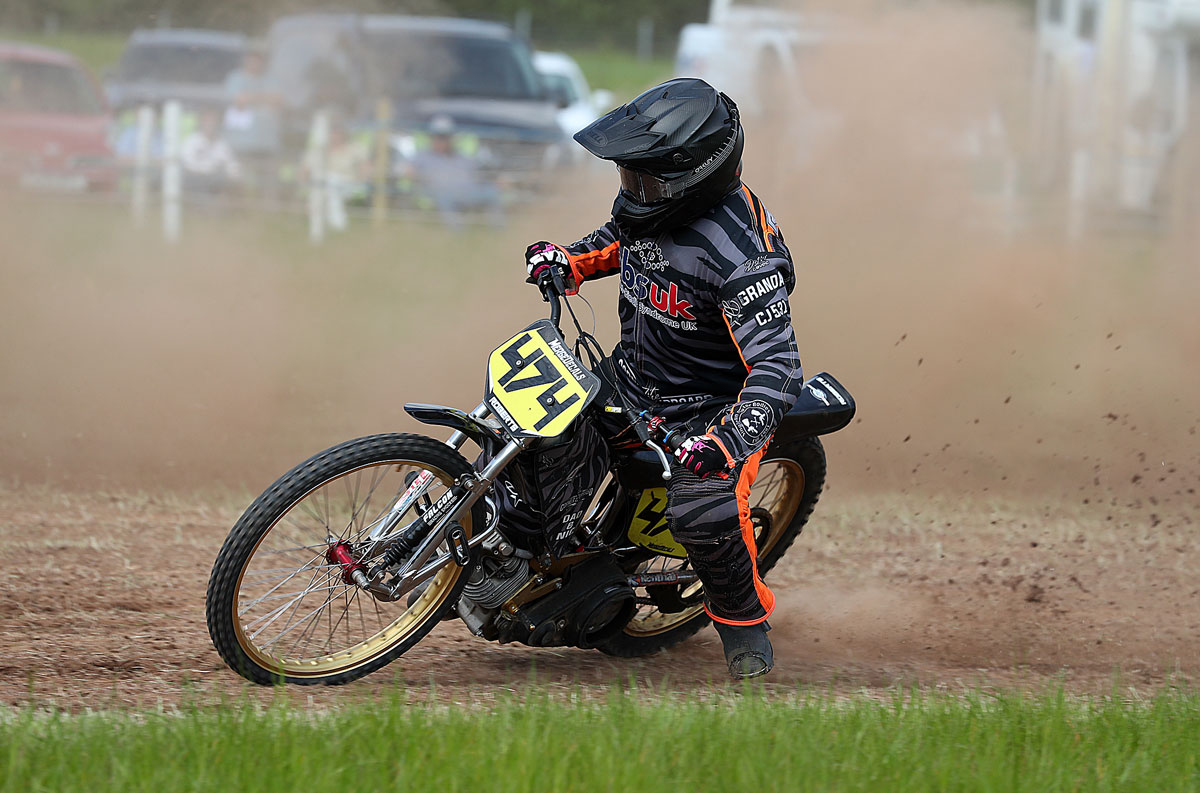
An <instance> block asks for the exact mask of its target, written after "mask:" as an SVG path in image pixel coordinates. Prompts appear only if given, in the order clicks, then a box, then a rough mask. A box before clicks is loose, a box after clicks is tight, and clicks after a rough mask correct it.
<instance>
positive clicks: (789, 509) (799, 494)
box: [599, 438, 825, 657]
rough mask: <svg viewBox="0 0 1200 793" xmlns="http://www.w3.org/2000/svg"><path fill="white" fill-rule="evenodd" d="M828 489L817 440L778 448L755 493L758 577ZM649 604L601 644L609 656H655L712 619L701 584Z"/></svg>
mask: <svg viewBox="0 0 1200 793" xmlns="http://www.w3.org/2000/svg"><path fill="white" fill-rule="evenodd" d="M824 485H825V450H824V449H823V448H822V447H821V442H820V441H819V440H818V439H816V438H800V439H797V440H788V441H784V442H781V443H779V444H778V445H776V444H772V445H771V447H770V448H769V449H768V450H767V453H766V455H765V456H764V457H763V460H762V462H761V463H760V464H759V469H758V476H757V478H756V479H755V480H754V485H753V486H752V487H751V488H750V518H751V520H752V521H753V523H754V537H755V545H756V547H757V550H758V572H759V575H760V576H763V577H765V576H766V574H767V572H768V571H769V570H770V569H771V568H772V567H774V566H775V564H776V563H777V562H778V561H779V560H780V559H781V558H783V554H784V553H785V552H786V551H787V549H788V548H790V547H791V545H792V543H794V542H795V541H796V538H797V537H799V536H800V532H801V531H803V530H804V525H805V524H806V523H807V522H808V518H809V516H810V515H812V511H813V508H814V507H816V505H817V499H818V498H819V497H820V495H821V489H822V488H823V487H824ZM689 569H691V568H690V564H689V562H688V560H687V559H671V558H668V557H665V556H656V557H654V558H653V559H651V560H650V561H648V562H645V563H644V564H643V565H642V566H641V567H640V568H639V570H638V572H670V571H683V570H689ZM638 595H639V598H640V599H641V600H642V601H643V602H642V603H641V604H640V605H639V607H638V609H637V611H636V612H634V615H633V617H632V618H631V619H630V620H629V623H628V624H627V625H626V626H625V630H624V631H623V632H621V633H619V634H617V635H616V636H614V637H613V638H612V639H610V640H608V641H607V642H604V643H603V644H601V645H600V647H599V649H600V650H602V651H604V652H606V653H608V654H609V655H618V656H622V657H634V656H641V655H650V654H651V653H655V652H658V651H659V650H663V649H666V648H667V647H671V646H673V645H675V644H678V643H679V642H681V641H683V640H684V639H686V638H688V637H689V636H691V635H693V634H694V633H696V632H697V631H699V630H700V629H701V628H703V627H704V626H705V625H708V624H709V623H710V622H712V620H711V619H710V618H709V616H708V615H707V614H706V613H705V612H704V604H703V596H704V592H703V587H702V586H701V585H700V584H699V583H693V584H688V585H686V586H679V587H663V586H658V587H648V588H646V589H644V590H640V591H638Z"/></svg>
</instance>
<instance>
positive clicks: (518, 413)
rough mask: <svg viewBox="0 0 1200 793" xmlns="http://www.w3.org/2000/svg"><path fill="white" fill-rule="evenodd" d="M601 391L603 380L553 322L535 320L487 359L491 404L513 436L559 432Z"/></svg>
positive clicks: (551, 434)
mask: <svg viewBox="0 0 1200 793" xmlns="http://www.w3.org/2000/svg"><path fill="white" fill-rule="evenodd" d="M599 390H600V379H599V378H598V377H596V376H595V375H594V374H592V373H591V372H589V371H588V370H587V369H585V368H584V367H583V364H581V363H580V362H579V359H577V358H576V357H575V356H574V355H572V354H571V351H570V350H568V349H567V345H566V343H565V342H564V341H563V337H562V334H560V333H559V332H558V330H556V329H555V327H554V326H553V325H552V324H550V321H549V320H545V319H543V320H539V321H538V322H535V323H533V324H532V325H530V326H529V327H528V328H526V329H525V330H523V331H521V332H520V333H518V334H517V335H516V336H513V337H512V338H511V339H509V340H508V341H506V342H504V344H502V345H500V346H499V347H497V348H496V349H495V350H494V351H493V352H492V354H491V356H490V357H489V358H488V394H487V398H486V400H487V405H488V407H489V408H490V409H491V411H492V412H493V413H494V414H495V415H496V416H497V417H498V418H499V419H500V420H501V421H502V422H503V423H504V425H505V426H506V427H507V428H508V430H509V433H510V434H512V435H513V436H514V437H528V436H536V437H543V438H553V437H554V436H556V435H561V434H562V433H563V431H564V430H566V428H567V427H569V426H570V425H571V422H573V421H574V420H575V419H576V418H577V417H578V416H579V414H580V413H581V412H583V409H584V408H585V407H587V404H588V403H589V402H591V400H592V398H593V397H594V396H595V395H596V393H597V392H598V391H599Z"/></svg>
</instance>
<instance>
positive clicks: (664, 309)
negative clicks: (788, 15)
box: [510, 78, 803, 678]
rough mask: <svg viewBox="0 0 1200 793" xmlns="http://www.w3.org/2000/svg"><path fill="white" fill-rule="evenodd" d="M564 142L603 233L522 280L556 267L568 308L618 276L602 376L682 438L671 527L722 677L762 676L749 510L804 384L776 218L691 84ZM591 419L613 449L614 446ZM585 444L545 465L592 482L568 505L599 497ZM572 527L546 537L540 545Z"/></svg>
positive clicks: (738, 141)
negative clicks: (608, 198) (613, 171)
mask: <svg viewBox="0 0 1200 793" xmlns="http://www.w3.org/2000/svg"><path fill="white" fill-rule="evenodd" d="M574 137H575V140H576V141H577V142H579V143H580V144H581V145H582V146H583V147H584V148H585V149H587V150H588V151H589V152H591V153H592V154H593V155H595V156H596V157H599V158H601V159H604V160H610V161H613V162H615V163H616V165H617V170H618V173H619V175H620V181H621V188H620V192H619V193H618V195H617V198H616V201H615V202H614V203H613V208H612V219H611V220H610V221H609V222H607V223H605V224H604V225H603V226H601V227H600V228H599V229H597V230H596V231H594V232H592V233H591V234H588V235H587V236H585V237H584V238H583V239H581V240H579V241H578V242H575V243H572V244H570V245H566V246H560V245H556V244H554V243H550V242H544V241H543V242H538V243H534V244H533V245H531V246H529V248H528V250H527V251H526V265H527V271H528V275H529V280H530V281H531V282H537V281H538V279H539V277H542V276H544V275H545V274H546V272H547V268H555V269H557V270H559V272H560V274H561V275H562V276H563V278H564V279H565V281H566V283H567V286H568V288H567V293H568V294H574V293H575V292H577V291H578V289H579V287H580V285H582V284H583V283H584V282H585V281H589V280H593V279H596V278H602V277H605V276H609V275H617V274H619V275H620V303H619V306H620V307H619V313H620V320H621V339H620V342H619V343H618V345H617V347H616V348H615V349H614V351H613V353H612V355H611V356H610V358H608V359H606V360H605V361H604V362H603V365H602V366H601V367H600V371H599V372H598V373H599V374H600V375H601V377H602V378H603V379H604V380H606V381H607V384H608V386H609V387H611V388H612V389H615V390H616V392H617V393H618V394H619V395H620V398H621V401H623V402H624V404H625V405H626V406H627V407H628V408H629V409H632V410H634V411H637V410H642V409H644V410H648V411H650V412H651V413H652V414H654V415H657V416H661V417H663V418H664V419H665V420H666V422H667V424H668V425H669V426H671V427H683V428H685V433H686V435H687V436H688V437H687V440H685V441H684V442H683V443H682V444H681V446H680V447H679V449H678V451H677V452H676V457H677V458H678V463H679V467H680V468H681V469H682V470H678V469H677V470H676V472H675V475H674V476H673V477H672V479H671V480H670V482H669V487H668V499H667V513H666V515H667V525H668V528H669V530H670V532H671V534H672V535H673V536H674V538H675V540H676V541H677V542H678V543H679V544H680V545H682V546H683V547H684V549H685V550H686V551H687V555H688V559H689V560H690V561H691V564H692V566H693V567H694V568H695V570H696V572H697V574H698V575H699V577H700V580H701V581H702V582H703V584H704V593H705V606H704V607H705V610H706V611H707V613H708V615H709V616H710V617H712V619H713V621H714V623H715V625H716V628H717V632H718V633H719V634H720V636H721V640H722V643H723V645H724V649H725V658H726V661H727V662H728V664H729V671H730V674H731V675H733V677H735V678H743V677H754V676H757V675H761V674H766V673H767V672H769V671H770V670H771V668H772V666H773V665H774V658H773V653H772V648H771V643H770V640H769V639H768V637H767V631H768V630H769V629H770V628H769V625H768V624H767V618H768V617H770V616H771V613H772V611H773V609H774V607H775V596H774V595H773V594H772V592H771V590H770V589H769V588H768V587H767V585H766V584H765V583H763V581H762V580H761V578H760V577H759V575H758V567H757V564H756V555H757V549H756V547H755V539H754V529H753V524H752V523H751V519H750V506H749V503H748V497H749V492H750V486H751V484H752V483H753V482H754V479H755V476H756V474H757V472H758V464H759V460H760V459H761V458H762V456H763V454H764V452H765V450H766V446H767V444H768V443H769V442H770V440H771V436H772V433H773V432H774V429H775V427H776V426H777V424H778V422H779V420H780V419H781V417H782V416H783V414H785V413H786V412H787V411H788V410H789V409H790V408H791V407H792V405H793V404H794V403H795V401H796V398H797V396H798V395H799V393H800V390H801V387H802V385H803V376H802V371H801V365H800V357H799V354H798V352H797V348H796V340H795V336H794V334H793V331H792V326H791V318H790V310H789V305H788V295H789V294H790V293H791V291H792V288H793V286H794V284H795V276H794V272H793V267H792V261H791V257H790V255H789V253H788V249H787V246H786V245H785V244H784V240H783V235H782V233H781V232H780V231H779V226H778V224H777V223H776V222H775V218H774V217H773V216H772V215H771V213H770V212H768V211H767V210H766V208H765V207H764V206H763V205H762V203H761V202H760V201H759V200H758V198H757V197H756V196H755V195H754V194H753V193H752V192H751V191H750V190H749V189H748V188H747V187H746V186H745V185H743V184H742V182H741V156H742V150H743V146H744V133H743V130H742V125H741V123H740V120H739V116H738V110H737V106H736V105H735V104H734V103H733V101H732V100H730V99H729V97H727V96H725V95H724V94H722V93H719V92H717V91H716V90H715V89H714V88H712V86H710V85H708V83H706V82H704V81H703V80H698V79H694V78H680V79H675V80H670V81H668V82H666V83H663V84H662V85H659V86H656V87H655V88H652V89H650V90H648V91H646V92H645V93H643V94H642V95H640V96H638V97H637V98H636V99H634V100H633V101H631V102H629V103H628V104H626V105H623V106H621V107H618V108H617V109H615V110H613V111H612V112H610V113H608V114H607V115H605V116H603V117H602V118H600V119H598V120H597V121H595V122H593V123H592V124H591V125H589V126H588V127H585V128H584V129H583V130H581V131H579V132H578V133H576V134H575V136H574ZM599 418H600V419H601V420H600V421H599V422H597V423H598V424H600V425H601V426H600V429H601V432H603V433H604V435H605V436H607V437H606V440H608V441H609V442H610V443H612V442H613V436H614V434H617V431H616V430H615V429H614V427H613V426H612V424H611V421H605V420H603V417H599ZM597 437H598V435H597V433H595V432H591V433H588V432H581V433H578V434H577V435H576V436H575V437H574V438H573V439H572V440H571V441H570V442H568V444H567V445H566V448H564V449H560V450H553V449H552V450H548V451H547V452H546V454H548V455H550V456H551V458H552V459H551V464H550V467H552V468H553V469H554V470H555V471H556V472H557V475H558V477H559V479H558V481H559V482H560V483H562V482H563V481H564V480H566V479H571V480H572V481H574V480H575V479H579V478H582V479H584V480H587V479H594V480H595V481H594V483H593V482H586V481H585V482H584V485H585V486H584V487H582V488H577V489H576V491H575V496H574V498H575V499H576V500H579V499H581V498H585V497H586V496H587V495H589V494H590V493H591V492H593V491H592V489H590V488H588V487H586V485H587V484H591V485H592V487H594V486H595V485H598V484H599V476H600V475H602V472H603V468H600V467H599V466H597V465H596V463H595V458H596V457H597V456H599V457H601V458H602V459H604V458H606V449H605V448H604V444H602V443H599V442H598V441H597V440H596V438H597ZM581 455H582V456H590V459H589V460H588V461H587V462H586V464H578V465H576V467H575V468H572V467H570V466H569V465H568V466H565V467H564V465H563V463H564V460H567V458H573V459H574V460H576V461H578V460H580V459H581ZM542 467H543V469H548V466H545V465H543V466H542ZM564 472H570V474H569V475H566V476H564ZM560 486H561V487H565V485H560ZM551 490H553V488H551ZM562 496H563V493H561V492H560V493H553V492H552V493H548V495H547V496H546V497H543V500H542V505H541V506H542V507H543V508H544V507H545V506H546V505H547V503H554V504H558V505H561V502H562ZM510 506H511V504H510ZM539 511H540V510H539ZM565 511H567V512H570V510H565ZM545 514H547V515H550V514H552V512H551V510H548V509H547V510H545ZM571 528H573V527H572V526H571V525H566V526H565V527H564V526H562V524H561V523H560V524H557V525H556V526H555V527H554V529H550V528H549V527H547V529H546V530H547V532H548V533H551V532H552V533H553V535H554V536H553V537H548V540H547V541H548V544H550V545H551V547H553V543H552V540H553V539H555V538H562V537H569V536H570V529H571Z"/></svg>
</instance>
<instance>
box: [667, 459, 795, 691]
mask: <svg viewBox="0 0 1200 793" xmlns="http://www.w3.org/2000/svg"><path fill="white" fill-rule="evenodd" d="M762 455H763V452H761V451H760V452H758V453H757V454H754V455H752V456H751V457H750V458H749V459H748V460H746V461H745V462H744V463H743V464H742V465H740V466H739V467H738V468H737V469H736V470H735V471H733V472H731V474H730V477H729V478H728V479H719V478H717V477H715V476H709V477H707V478H705V479H700V478H698V477H696V476H695V475H694V474H692V473H691V472H689V471H686V470H684V469H682V468H679V467H676V468H675V471H674V475H673V476H672V478H671V482H670V485H669V490H668V497H667V521H668V527H669V528H670V530H671V534H672V536H674V537H675V540H676V542H678V543H679V544H680V545H682V546H683V547H684V549H685V550H686V551H687V553H688V559H689V560H690V561H691V563H692V566H693V567H694V568H695V569H696V573H697V574H698V575H699V576H700V580H701V581H702V582H703V583H704V593H705V604H704V608H705V611H707V612H708V615H709V616H710V617H712V618H713V621H714V622H716V623H718V632H719V633H720V635H721V640H722V642H723V644H724V645H725V657H726V660H727V661H728V662H729V671H730V673H731V674H732V675H733V676H734V677H754V676H756V675H760V674H765V673H766V672H769V671H770V670H771V667H772V666H773V664H774V658H773V656H772V652H771V643H770V641H769V640H768V639H767V635H766V632H767V630H768V629H769V628H768V626H767V625H766V620H767V617H769V616H770V615H771V612H772V611H773V610H774V608H775V595H774V594H773V593H772V592H771V590H770V589H769V588H768V587H767V585H766V584H765V583H763V581H762V579H761V578H760V577H759V575H758V563H757V555H758V551H757V547H756V545H755V540H754V524H753V523H752V522H751V520H750V502H749V496H750V486H751V485H752V484H753V483H754V478H755V477H756V476H757V475H758V463H759V460H760V459H761V458H762Z"/></svg>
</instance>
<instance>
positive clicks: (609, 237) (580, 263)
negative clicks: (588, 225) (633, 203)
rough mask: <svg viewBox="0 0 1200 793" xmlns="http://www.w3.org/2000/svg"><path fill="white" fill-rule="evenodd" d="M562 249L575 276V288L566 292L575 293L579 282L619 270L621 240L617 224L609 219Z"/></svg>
mask: <svg viewBox="0 0 1200 793" xmlns="http://www.w3.org/2000/svg"><path fill="white" fill-rule="evenodd" d="M563 250H564V251H566V254H567V259H568V260H569V261H570V262H571V272H572V273H573V274H574V276H575V290H574V291H568V294H575V292H577V291H578V290H579V284H582V283H583V282H584V281H591V280H594V279H596V278H603V277H604V276H606V275H613V274H614V273H618V272H620V270H621V257H620V254H621V242H620V238H619V237H618V236H617V224H615V223H613V222H612V221H611V220H610V221H608V222H607V223H605V224H604V225H603V226H601V227H600V228H598V229H596V230H595V231H593V232H592V233H591V234H589V235H587V236H586V237H584V238H583V239H581V240H579V241H578V242H573V243H571V244H570V245H566V246H564V247H563Z"/></svg>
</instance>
